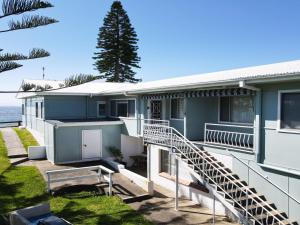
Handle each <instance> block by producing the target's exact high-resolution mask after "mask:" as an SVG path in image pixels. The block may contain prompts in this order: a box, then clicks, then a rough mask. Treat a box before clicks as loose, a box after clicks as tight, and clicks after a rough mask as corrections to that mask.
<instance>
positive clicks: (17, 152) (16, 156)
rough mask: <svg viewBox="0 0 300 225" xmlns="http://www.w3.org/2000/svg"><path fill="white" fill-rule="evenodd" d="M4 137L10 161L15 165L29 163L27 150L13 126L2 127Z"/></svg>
mask: <svg viewBox="0 0 300 225" xmlns="http://www.w3.org/2000/svg"><path fill="white" fill-rule="evenodd" d="M0 131H1V132H2V136H3V139H4V141H5V145H6V148H7V155H8V158H9V159H10V163H11V164H13V165H21V164H22V165H24V164H26V165H28V159H27V157H26V156H24V155H27V152H26V150H25V148H24V147H23V144H22V142H21V140H20V138H19V137H18V135H17V133H16V132H15V131H14V130H13V129H12V128H1V129H0Z"/></svg>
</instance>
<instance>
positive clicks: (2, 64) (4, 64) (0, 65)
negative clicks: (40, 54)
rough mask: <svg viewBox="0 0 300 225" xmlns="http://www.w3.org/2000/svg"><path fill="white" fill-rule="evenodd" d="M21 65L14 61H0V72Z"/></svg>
mask: <svg viewBox="0 0 300 225" xmlns="http://www.w3.org/2000/svg"><path fill="white" fill-rule="evenodd" d="M21 66H22V65H21V64H18V63H16V62H0V73H3V72H6V71H9V70H14V69H17V68H19V67H21Z"/></svg>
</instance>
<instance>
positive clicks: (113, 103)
mask: <svg viewBox="0 0 300 225" xmlns="http://www.w3.org/2000/svg"><path fill="white" fill-rule="evenodd" d="M116 108H117V107H116V101H114V100H112V101H110V115H111V116H113V117H115V116H117V113H116Z"/></svg>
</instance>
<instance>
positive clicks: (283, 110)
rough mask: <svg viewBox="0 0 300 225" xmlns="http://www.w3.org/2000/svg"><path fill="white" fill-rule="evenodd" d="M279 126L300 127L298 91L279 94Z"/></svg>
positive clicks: (299, 96) (299, 98)
mask: <svg viewBox="0 0 300 225" xmlns="http://www.w3.org/2000/svg"><path fill="white" fill-rule="evenodd" d="M280 100H281V101H280V102H279V104H280V112H279V113H280V128H283V129H300V114H299V110H300V92H298V93H297V92H293V93H290V92H289V93H281V94H280Z"/></svg>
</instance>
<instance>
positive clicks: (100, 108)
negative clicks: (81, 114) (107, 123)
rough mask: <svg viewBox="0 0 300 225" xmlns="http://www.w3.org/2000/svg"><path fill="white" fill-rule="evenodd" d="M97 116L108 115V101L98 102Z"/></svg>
mask: <svg viewBox="0 0 300 225" xmlns="http://www.w3.org/2000/svg"><path fill="white" fill-rule="evenodd" d="M97 116H98V117H102V118H103V117H106V102H98V107H97Z"/></svg>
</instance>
